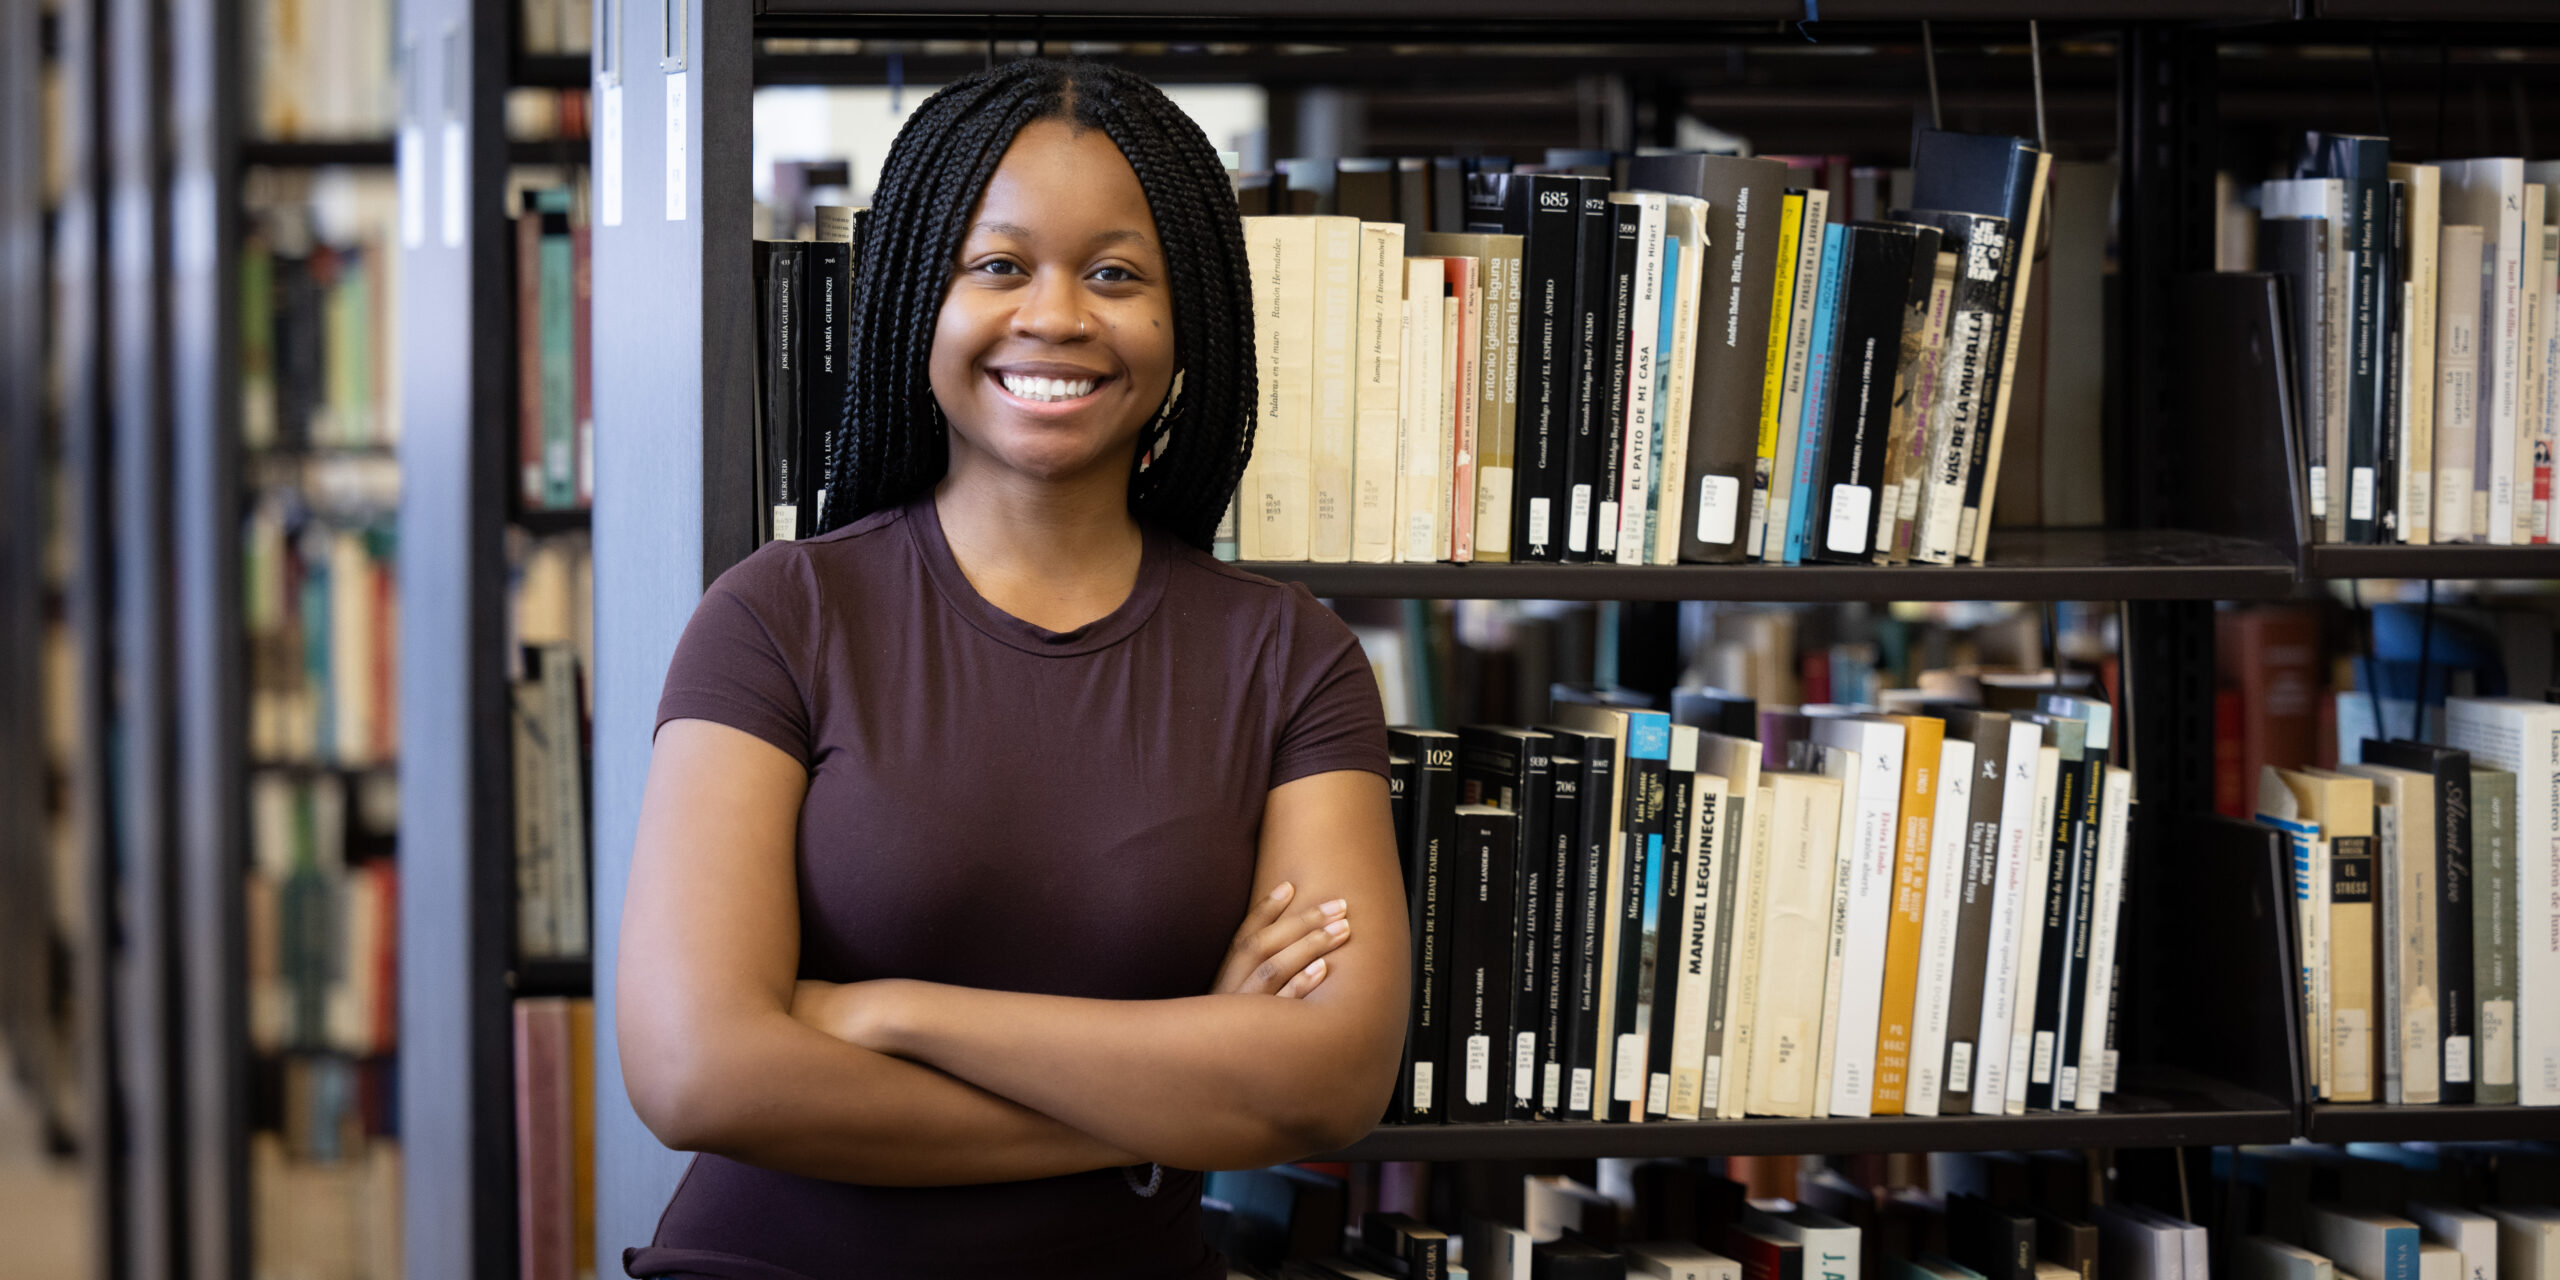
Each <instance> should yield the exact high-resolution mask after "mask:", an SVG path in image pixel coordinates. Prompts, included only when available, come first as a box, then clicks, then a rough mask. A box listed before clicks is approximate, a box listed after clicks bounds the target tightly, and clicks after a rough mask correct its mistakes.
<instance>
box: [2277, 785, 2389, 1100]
mask: <svg viewBox="0 0 2560 1280" xmlns="http://www.w3.org/2000/svg"><path fill="white" fill-rule="evenodd" d="M2276 776H2278V777H2280V778H2282V779H2284V785H2285V789H2286V790H2289V791H2291V792H2293V795H2294V799H2295V801H2296V802H2298V803H2299V804H2300V805H2301V806H2302V816H2303V818H2304V819H2305V820H2307V821H2311V822H2317V823H2319V824H2320V838H2321V839H2323V840H2326V841H2327V842H2328V844H2329V938H2328V944H2329V947H2328V964H2329V1032H2328V1035H2329V1076H2328V1079H2327V1084H2328V1086H2329V1095H2328V1096H2329V1098H2330V1100H2331V1101H2334V1102H2371V1101H2373V1080H2374V1075H2375V1072H2374V1062H2373V1050H2374V1039H2373V1033H2374V1028H2375V1027H2376V1026H2377V1025H2379V1024H2378V1022H2377V1020H2376V1019H2375V1017H2374V999H2373V891H2374V884H2373V867H2374V858H2373V782H2372V780H2371V779H2368V778H2357V777H2350V776H2349V775H2347V774H2343V773H2336V772H2333V771H2331V770H2328V769H2279V770H2277V771H2276Z"/></svg>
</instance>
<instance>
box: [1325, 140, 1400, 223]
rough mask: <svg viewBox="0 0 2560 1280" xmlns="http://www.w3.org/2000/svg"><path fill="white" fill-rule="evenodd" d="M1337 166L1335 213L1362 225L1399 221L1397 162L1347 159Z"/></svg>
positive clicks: (1360, 157) (1334, 195)
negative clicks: (1397, 207)
mask: <svg viewBox="0 0 2560 1280" xmlns="http://www.w3.org/2000/svg"><path fill="white" fill-rule="evenodd" d="M1333 163H1334V175H1333V210H1334V212H1335V213H1338V214H1340V215H1342V216H1343V217H1346V218H1358V219H1360V220H1361V221H1362V222H1393V221H1395V217H1396V162H1395V161H1393V160H1390V159H1381V158H1378V157H1375V156H1344V157H1342V158H1341V159H1339V160H1336V161H1334V162H1333Z"/></svg>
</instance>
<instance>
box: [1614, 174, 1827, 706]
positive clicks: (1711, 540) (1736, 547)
mask: <svg viewBox="0 0 2560 1280" xmlns="http://www.w3.org/2000/svg"><path fill="white" fill-rule="evenodd" d="M1787 181H1788V176H1787V166H1786V165H1785V164H1784V163H1782V162H1780V161H1776V160H1746V159H1743V158H1741V157H1739V156H1714V155H1705V154H1701V153H1696V152H1691V153H1687V154H1683V155H1669V156H1636V157H1634V158H1632V159H1630V160H1628V161H1627V185H1628V186H1631V187H1634V188H1637V189H1639V190H1645V191H1662V192H1668V193H1670V194H1672V195H1681V196H1695V197H1698V198H1699V199H1702V200H1705V201H1706V202H1707V227H1706V232H1707V235H1706V240H1707V243H1706V245H1705V246H1704V248H1705V252H1706V255H1707V261H1706V265H1705V267H1704V268H1703V270H1702V271H1701V273H1700V277H1699V278H1700V280H1701V282H1702V283H1701V284H1700V287H1699V289H1698V306H1697V334H1698V341H1697V355H1696V357H1695V359H1694V360H1693V361H1692V363H1691V366H1690V373H1689V378H1690V383H1689V385H1690V386H1691V387H1692V388H1694V389H1695V390H1694V391H1693V393H1692V394H1691V395H1690V397H1689V420H1688V422H1687V423H1685V424H1683V423H1672V424H1671V425H1670V429H1671V430H1674V431H1680V430H1686V431H1687V432H1688V433H1689V452H1688V462H1687V464H1686V466H1685V467H1684V471H1685V473H1686V474H1684V475H1680V476H1664V477H1663V478H1662V482H1663V483H1664V484H1669V483H1672V482H1673V481H1675V480H1676V481H1678V482H1679V483H1680V484H1682V485H1684V486H1686V487H1685V488H1684V489H1683V491H1682V492H1683V495H1684V498H1685V501H1684V509H1685V513H1686V514H1685V515H1684V517H1683V518H1682V520H1681V522H1680V524H1681V529H1680V558H1681V559H1682V560H1684V561H1689V562H1692V563H1725V562H1731V561H1738V560H1740V559H1742V558H1743V553H1744V551H1745V547H1744V545H1743V544H1744V542H1745V541H1746V540H1747V539H1746V537H1745V535H1746V534H1748V533H1749V532H1750V529H1749V525H1750V519H1751V510H1750V507H1751V495H1752V493H1753V492H1754V490H1755V488H1760V487H1765V486H1766V483H1767V480H1768V477H1766V476H1762V475H1759V474H1758V472H1759V470H1760V467H1761V465H1762V464H1761V460H1760V418H1761V415H1762V414H1763V413H1764V412H1767V413H1771V414H1774V413H1775V412H1776V411H1777V406H1776V405H1774V404H1772V405H1763V403H1762V395H1761V394H1760V393H1758V392H1754V391H1752V390H1750V389H1751V388H1761V389H1762V390H1763V391H1768V392H1771V393H1774V388H1775V387H1776V386H1777V385H1778V384H1776V383H1774V382H1771V381H1769V380H1767V379H1766V378H1764V376H1763V374H1764V372H1765V371H1766V369H1767V368H1768V361H1769V308H1770V305H1771V302H1772V299H1773V298H1774V296H1775V293H1776V290H1777V283H1778V273H1779V272H1780V271H1793V270H1794V269H1795V264H1794V263H1792V262H1787V263H1781V262H1779V261H1778V234H1779V227H1778V222H1779V219H1780V216H1781V215H1782V214H1784V213H1785V211H1786V188H1787ZM1710 284H1712V285H1713V286H1714V287H1712V288H1710V287H1708V285H1710ZM1701 727H1702V728H1703V727H1705V726H1701ZM1718 732H1730V731H1728V730H1718ZM1734 736H1736V737H1743V738H1748V737H1750V736H1751V734H1750V733H1748V732H1743V733H1738V734H1735V735H1734Z"/></svg>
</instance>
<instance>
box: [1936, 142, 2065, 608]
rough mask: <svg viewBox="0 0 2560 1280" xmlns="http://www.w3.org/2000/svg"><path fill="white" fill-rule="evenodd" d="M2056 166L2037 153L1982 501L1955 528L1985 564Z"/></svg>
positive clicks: (1970, 555)
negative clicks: (2049, 179) (2048, 179)
mask: <svg viewBox="0 0 2560 1280" xmlns="http://www.w3.org/2000/svg"><path fill="white" fill-rule="evenodd" d="M2052 171H2053V153H2052V152H2049V151H2039V152H2037V153H2036V177H2035V184H2036V185H2035V194H2034V195H2033V196H2032V197H2030V198H2029V199H2028V201H2027V227H2026V230H2025V231H2023V232H2020V233H2019V235H2018V241H2017V243H2018V246H2019V251H2018V255H2017V257H2018V284H2017V291H2016V292H2015V293H2013V294H2011V295H2010V300H2009V332H2008V335H2007V336H2006V337H2004V338H2003V339H2002V340H2001V343H2000V348H2001V350H2000V394H1999V396H1998V397H1997V398H1995V399H1994V400H1993V401H1992V402H1991V448H1990V451H1989V452H1988V453H1986V454H1985V455H1984V456H1983V460H1982V468H1983V470H1982V505H1981V506H1980V507H1977V508H1972V509H1970V510H1969V511H1968V512H1967V514H1969V515H1971V516H1972V517H1973V527H1972V528H1970V529H1960V530H1958V531H1957V533H1956V547H1957V549H1958V550H1959V551H1963V550H1964V549H1965V548H1967V547H1970V548H1971V550H1970V551H1965V552H1964V556H1965V558H1966V559H1969V560H1971V561H1973V562H1974V563H1975V564H1980V563H1982V558H1983V556H1985V555H1986V554H1988V553H1989V551H1990V548H1991V511H1992V503H1993V502H1994V501H1996V500H1997V499H1998V498H1999V496H2000V446H2001V445H2002V443H2004V442H2005V441H2006V440H2007V439H2008V435H2009V401H2010V400H2012V399H2014V398H2015V396H2016V393H2017V384H2018V339H2019V337H2020V335H2021V334H2023V333H2024V332H2025V331H2026V327H2027V286H2028V285H2029V284H2030V283H2031V280H2030V277H2031V276H2033V274H2034V273H2035V265H2036V254H2035V246H2036V245H2038V244H2039V243H2042V241H2041V240H2040V239H2039V234H2040V232H2041V229H2042V227H2043V226H2044V215H2045V197H2046V188H2045V176H2046V175H2047V174H2049V173H2051V172H2052Z"/></svg>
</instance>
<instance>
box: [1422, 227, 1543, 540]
mask: <svg viewBox="0 0 2560 1280" xmlns="http://www.w3.org/2000/svg"><path fill="white" fill-rule="evenodd" d="M1412 246H1413V248H1414V249H1415V250H1416V251H1417V252H1421V253H1428V254H1434V255H1438V256H1441V257H1458V258H1469V259H1472V260H1474V262H1475V264H1476V265H1475V269H1474V273H1473V276H1474V286H1475V292H1476V294H1477V303H1476V308H1475V311H1476V319H1477V323H1476V325H1475V326H1474V330H1473V336H1474V343H1473V345H1472V346H1471V347H1470V348H1468V354H1470V355H1471V356H1472V359H1469V360H1464V361H1462V362H1463V363H1467V364H1469V365H1470V366H1471V369H1470V371H1469V373H1468V374H1467V376H1466V377H1465V379H1464V381H1465V384H1466V385H1465V388H1464V390H1463V393H1462V395H1463V397H1464V400H1463V402H1464V403H1466V404H1469V405H1471V406H1472V411H1473V413H1474V421H1473V423H1472V424H1470V425H1467V426H1465V427H1463V428H1462V434H1463V435H1465V436H1467V438H1468V439H1469V440H1470V441H1471V443H1470V444H1469V445H1468V446H1467V448H1466V450H1465V452H1466V453H1468V454H1469V455H1471V456H1470V457H1469V458H1467V459H1466V460H1465V465H1464V466H1463V467H1462V468H1461V472H1459V473H1453V474H1461V473H1463V474H1465V475H1468V476H1470V477H1471V479H1472V487H1473V494H1472V496H1471V497H1470V498H1469V499H1468V512H1467V515H1468V518H1467V521H1466V522H1465V524H1464V529H1465V531H1466V533H1467V534H1468V537H1469V545H1468V554H1467V555H1466V556H1465V557H1463V558H1465V559H1471V560H1485V561H1493V562H1508V561H1509V560H1510V559H1511V481H1512V465H1513V460H1514V453H1515V448H1516V444H1515V441H1514V436H1515V434H1516V423H1517V412H1518V405H1519V394H1518V390H1517V388H1518V385H1519V373H1518V364H1519V347H1518V343H1519V335H1518V333H1517V330H1518V328H1519V323H1520V299H1519V297H1518V296H1517V295H1518V291H1519V288H1520V237H1518V236H1505V235H1490V234H1479V233H1472V232H1471V233H1467V234H1463V235H1461V234H1455V233H1448V232H1432V233H1428V234H1423V235H1417V236H1414V237H1412ZM1506 371H1509V374H1510V376H1509V378H1508V379H1506V378H1505V376H1504V375H1505V372H1506ZM1506 386H1508V387H1510V388H1511V391H1510V394H1509V396H1508V398H1507V399H1506V396H1505V387H1506ZM1453 505H1454V504H1453ZM1452 514H1453V515H1454V514H1455V512H1454V510H1453V512H1452Z"/></svg>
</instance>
